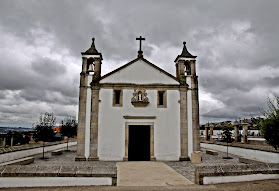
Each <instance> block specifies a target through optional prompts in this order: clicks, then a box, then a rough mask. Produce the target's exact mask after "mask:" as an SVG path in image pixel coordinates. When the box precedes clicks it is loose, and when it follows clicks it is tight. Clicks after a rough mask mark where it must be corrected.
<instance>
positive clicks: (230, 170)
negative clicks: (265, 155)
mask: <svg viewBox="0 0 279 191" xmlns="http://www.w3.org/2000/svg"><path fill="white" fill-rule="evenodd" d="M257 174H277V175H278V174H279V163H269V164H268V163H258V164H227V165H207V166H198V167H197V168H196V170H195V183H196V184H204V179H205V178H207V177H217V178H218V177H219V178H222V177H224V176H242V175H257ZM278 177H279V175H278ZM243 180H244V181H245V178H243ZM247 181H248V180H247ZM231 182H235V181H234V179H233V178H231Z"/></svg>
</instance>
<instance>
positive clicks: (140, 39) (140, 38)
mask: <svg viewBox="0 0 279 191" xmlns="http://www.w3.org/2000/svg"><path fill="white" fill-rule="evenodd" d="M136 40H139V41H140V44H139V51H141V41H142V40H145V38H142V37H141V36H140V37H139V38H136Z"/></svg>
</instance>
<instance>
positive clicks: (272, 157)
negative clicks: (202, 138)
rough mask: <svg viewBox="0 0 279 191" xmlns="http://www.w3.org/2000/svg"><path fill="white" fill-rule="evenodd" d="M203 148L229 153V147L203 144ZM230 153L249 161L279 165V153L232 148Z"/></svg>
mask: <svg viewBox="0 0 279 191" xmlns="http://www.w3.org/2000/svg"><path fill="white" fill-rule="evenodd" d="M201 147H203V148H207V149H213V150H216V151H221V152H227V146H222V145H215V144H207V143H201ZM229 153H231V154H234V155H238V156H241V157H244V158H247V159H252V160H259V161H262V162H267V163H279V153H273V152H265V151H260V150H252V149H245V148H240V147H230V146H229Z"/></svg>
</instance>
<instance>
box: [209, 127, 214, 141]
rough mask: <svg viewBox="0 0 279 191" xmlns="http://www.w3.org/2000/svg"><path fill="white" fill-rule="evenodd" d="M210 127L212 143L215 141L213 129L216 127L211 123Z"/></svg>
mask: <svg viewBox="0 0 279 191" xmlns="http://www.w3.org/2000/svg"><path fill="white" fill-rule="evenodd" d="M209 127H210V141H213V128H214V125H213V124H212V123H211V124H210V126H209Z"/></svg>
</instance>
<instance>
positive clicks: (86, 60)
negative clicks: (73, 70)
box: [81, 38, 103, 81]
mask: <svg viewBox="0 0 279 191" xmlns="http://www.w3.org/2000/svg"><path fill="white" fill-rule="evenodd" d="M81 54H82V58H83V66H82V68H83V69H82V71H83V72H85V73H91V72H94V75H93V81H98V80H99V79H100V78H101V64H102V60H103V57H102V53H100V52H98V51H97V49H96V47H95V38H92V44H91V47H90V48H89V49H88V50H87V51H85V52H82V53H81Z"/></svg>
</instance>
